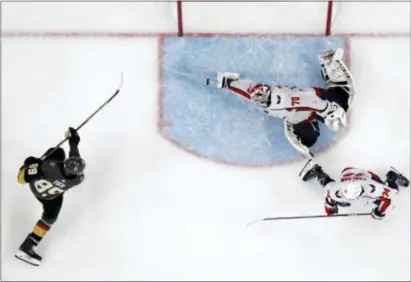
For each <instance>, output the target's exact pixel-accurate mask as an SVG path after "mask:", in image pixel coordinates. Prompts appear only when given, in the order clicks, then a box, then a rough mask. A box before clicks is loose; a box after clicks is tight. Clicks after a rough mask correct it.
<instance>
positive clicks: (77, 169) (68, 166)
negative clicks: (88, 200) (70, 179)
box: [64, 157, 86, 175]
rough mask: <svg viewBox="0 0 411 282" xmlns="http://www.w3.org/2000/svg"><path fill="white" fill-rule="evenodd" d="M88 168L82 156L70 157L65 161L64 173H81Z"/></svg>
mask: <svg viewBox="0 0 411 282" xmlns="http://www.w3.org/2000/svg"><path fill="white" fill-rule="evenodd" d="M85 168H86V162H85V161H84V160H83V159H82V158H80V157H69V158H68V159H67V160H65V161H64V173H65V174H68V175H81V174H82V173H83V172H84V169H85Z"/></svg>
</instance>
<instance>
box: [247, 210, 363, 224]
mask: <svg viewBox="0 0 411 282" xmlns="http://www.w3.org/2000/svg"><path fill="white" fill-rule="evenodd" d="M364 215H371V213H342V214H333V215H325V214H322V215H308V216H288V217H286V216H284V217H267V218H263V219H258V220H254V221H251V222H250V223H248V224H247V225H246V226H245V227H248V226H250V225H252V224H254V223H257V222H260V221H269V220H282V219H305V218H332V217H346V216H364Z"/></svg>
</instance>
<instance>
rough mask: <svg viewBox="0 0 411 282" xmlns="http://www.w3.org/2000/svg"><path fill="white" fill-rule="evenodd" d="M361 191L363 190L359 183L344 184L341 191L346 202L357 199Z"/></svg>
mask: <svg viewBox="0 0 411 282" xmlns="http://www.w3.org/2000/svg"><path fill="white" fill-rule="evenodd" d="M363 191H364V190H363V188H362V186H361V183H358V182H353V183H348V184H345V186H344V187H343V188H342V189H341V193H342V195H343V197H344V198H345V199H347V200H356V199H358V198H359V197H360V195H361V194H362V192H363Z"/></svg>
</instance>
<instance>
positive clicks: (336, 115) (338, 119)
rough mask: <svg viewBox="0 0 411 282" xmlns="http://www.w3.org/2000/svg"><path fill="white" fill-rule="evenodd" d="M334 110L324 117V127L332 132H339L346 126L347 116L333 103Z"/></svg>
mask: <svg viewBox="0 0 411 282" xmlns="http://www.w3.org/2000/svg"><path fill="white" fill-rule="evenodd" d="M332 107H334V110H333V111H332V112H330V113H329V114H327V115H326V116H325V117H324V123H325V125H326V126H327V127H328V128H329V129H331V130H332V131H339V130H340V129H341V128H342V127H344V126H346V125H347V114H346V113H345V111H344V109H343V108H341V107H340V106H339V105H337V104H335V103H333V105H332Z"/></svg>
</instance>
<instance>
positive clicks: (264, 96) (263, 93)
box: [248, 84, 271, 107]
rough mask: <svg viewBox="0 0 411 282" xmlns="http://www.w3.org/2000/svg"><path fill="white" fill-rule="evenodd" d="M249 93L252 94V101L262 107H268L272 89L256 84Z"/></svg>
mask: <svg viewBox="0 0 411 282" xmlns="http://www.w3.org/2000/svg"><path fill="white" fill-rule="evenodd" d="M248 93H250V96H251V99H252V100H253V101H254V102H255V103H256V104H257V105H260V106H263V107H264V106H265V107H267V106H268V102H269V100H270V95H271V87H270V86H268V85H266V84H256V85H254V86H252V87H251V88H250V89H249V90H248Z"/></svg>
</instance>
